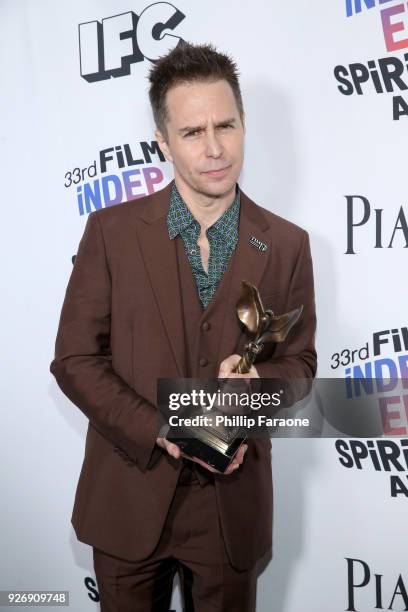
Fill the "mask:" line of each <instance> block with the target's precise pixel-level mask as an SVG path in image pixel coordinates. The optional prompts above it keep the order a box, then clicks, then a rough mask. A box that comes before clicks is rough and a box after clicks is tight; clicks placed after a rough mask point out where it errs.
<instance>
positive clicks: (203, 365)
mask: <svg viewBox="0 0 408 612" xmlns="http://www.w3.org/2000/svg"><path fill="white" fill-rule="evenodd" d="M198 363H199V364H200V366H201V367H202V368H204V367H205V366H206V365H207V364H208V359H206V358H205V357H201V358H200V361H199V362H198Z"/></svg>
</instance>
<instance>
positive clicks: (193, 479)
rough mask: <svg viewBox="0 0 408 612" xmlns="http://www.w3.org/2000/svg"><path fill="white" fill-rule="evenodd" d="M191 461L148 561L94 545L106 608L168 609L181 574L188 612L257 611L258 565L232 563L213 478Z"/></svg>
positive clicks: (113, 611)
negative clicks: (241, 568)
mask: <svg viewBox="0 0 408 612" xmlns="http://www.w3.org/2000/svg"><path fill="white" fill-rule="evenodd" d="M189 465H191V462H186V467H185V468H184V469H183V470H182V472H181V474H180V480H179V483H178V485H177V488H176V492H175V495H174V498H173V501H172V504H171V506H170V510H169V514H168V516H167V519H166V523H165V526H164V529H163V532H162V535H161V538H160V541H159V544H158V546H157V547H156V550H155V551H154V553H153V554H152V555H151V556H150V557H149V558H148V559H146V560H144V561H139V562H131V561H126V560H124V559H119V558H118V557H114V556H112V555H109V554H107V553H105V552H103V551H101V550H98V549H96V548H94V549H93V556H94V569H95V575H96V580H97V583H98V589H99V596H100V601H101V612H168V611H169V608H170V601H171V596H172V589H173V579H174V577H175V574H176V573H178V574H179V577H180V587H181V594H182V599H183V602H184V607H183V609H184V610H185V612H210V611H211V612H254V611H255V602H256V580H257V571H256V566H255V567H254V568H253V569H251V570H249V571H244V572H239V571H237V570H235V569H234V568H233V567H231V565H230V563H229V560H228V557H227V554H226V551H225V547H224V541H223V539H222V535H221V530H220V524H219V519H218V511H217V504H216V498H215V487H214V483H213V480H212V477H211V476H210V477H203V475H202V473H201V474H199V475H198V477H197V471H196V469H195V468H191V467H189ZM199 469H200V468H198V470H199ZM207 474H208V472H207ZM239 511H240V509H239V508H237V512H239Z"/></svg>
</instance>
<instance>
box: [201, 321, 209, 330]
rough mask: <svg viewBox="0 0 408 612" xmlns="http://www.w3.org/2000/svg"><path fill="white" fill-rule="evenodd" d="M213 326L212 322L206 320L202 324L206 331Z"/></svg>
mask: <svg viewBox="0 0 408 612" xmlns="http://www.w3.org/2000/svg"><path fill="white" fill-rule="evenodd" d="M210 327H211V324H210V323H209V322H208V321H204V323H203V325H202V329H203V330H204V331H208V330H209V329H210Z"/></svg>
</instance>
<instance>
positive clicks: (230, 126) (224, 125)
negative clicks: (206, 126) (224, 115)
mask: <svg viewBox="0 0 408 612" xmlns="http://www.w3.org/2000/svg"><path fill="white" fill-rule="evenodd" d="M218 127H219V128H220V129H225V128H232V127H234V126H233V125H232V123H224V124H223V125H219V126H218Z"/></svg>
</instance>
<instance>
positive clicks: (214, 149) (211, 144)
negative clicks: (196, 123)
mask: <svg viewBox="0 0 408 612" xmlns="http://www.w3.org/2000/svg"><path fill="white" fill-rule="evenodd" d="M205 153H206V155H207V157H220V155H221V154H222V146H221V143H220V142H219V140H218V138H217V134H216V133H215V130H208V131H207V134H206V141H205Z"/></svg>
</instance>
